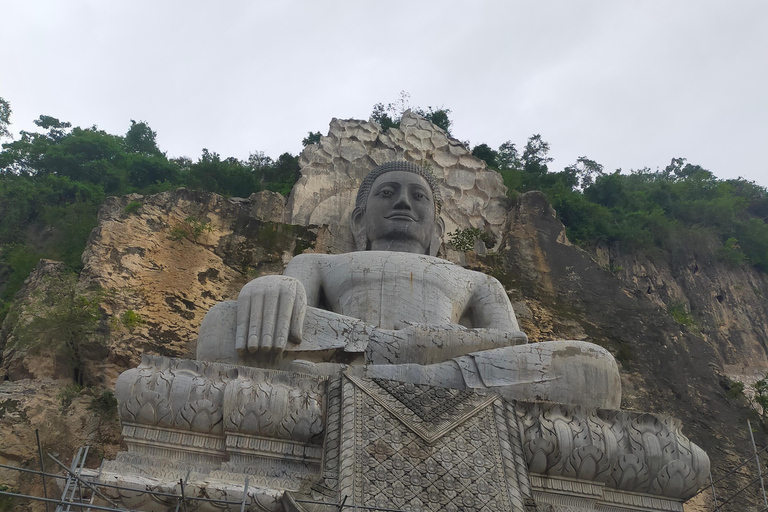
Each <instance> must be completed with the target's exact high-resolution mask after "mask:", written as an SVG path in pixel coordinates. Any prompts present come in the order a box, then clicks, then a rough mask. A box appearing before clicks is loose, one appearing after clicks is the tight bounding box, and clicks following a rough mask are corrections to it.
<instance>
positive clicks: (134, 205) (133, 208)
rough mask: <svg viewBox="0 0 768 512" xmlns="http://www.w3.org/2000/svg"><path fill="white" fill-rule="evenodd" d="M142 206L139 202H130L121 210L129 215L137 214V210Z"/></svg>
mask: <svg viewBox="0 0 768 512" xmlns="http://www.w3.org/2000/svg"><path fill="white" fill-rule="evenodd" d="M141 206H142V204H141V203H140V202H139V201H131V202H130V203H128V204H127V205H125V208H123V211H124V212H125V213H126V214H128V215H130V214H131V213H137V212H138V211H139V208H141Z"/></svg>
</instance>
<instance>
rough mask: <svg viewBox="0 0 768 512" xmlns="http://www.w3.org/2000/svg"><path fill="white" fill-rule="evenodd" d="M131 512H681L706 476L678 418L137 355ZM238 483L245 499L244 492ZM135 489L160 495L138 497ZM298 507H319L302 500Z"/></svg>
mask: <svg viewBox="0 0 768 512" xmlns="http://www.w3.org/2000/svg"><path fill="white" fill-rule="evenodd" d="M116 394H117V397H118V402H119V408H120V418H121V420H122V423H123V435H124V438H125V440H126V444H127V446H128V451H127V452H121V453H120V454H118V456H117V458H116V459H115V460H114V461H105V462H104V463H103V464H102V467H101V470H100V472H99V474H98V475H93V476H95V477H96V476H97V478H98V479H99V480H100V481H102V482H103V483H107V484H113V485H120V486H122V487H127V488H129V489H130V490H120V491H118V490H115V489H112V490H110V491H108V492H107V495H108V496H110V497H111V498H112V499H114V500H116V501H118V502H119V503H121V504H122V505H123V506H126V507H128V508H131V509H135V510H160V509H165V508H168V507H170V506H175V504H176V503H177V502H178V496H179V494H180V493H181V491H182V482H184V483H185V484H184V486H183V489H184V494H185V496H188V497H189V496H193V497H207V498H213V499H222V500H226V501H230V502H232V503H230V504H229V505H227V504H221V503H218V504H217V503H213V502H210V501H195V500H190V501H189V502H188V504H187V509H188V510H189V509H190V508H191V509H194V510H201V511H209V510H210V511H211V512H213V511H214V510H216V511H221V510H232V511H233V512H234V511H235V510H240V504H241V502H242V500H243V498H244V493H246V494H247V496H245V502H246V510H263V511H270V512H277V511H280V510H289V511H302V510H304V511H309V510H313V511H323V510H337V509H338V504H339V503H341V502H342V501H344V500H345V499H346V505H356V506H364V507H381V508H385V509H390V510H412V511H416V510H424V511H426V510H429V511H458V510H463V511H472V510H489V511H499V512H502V511H514V512H532V511H533V510H534V508H535V509H536V510H537V511H538V512H550V511H551V512H576V511H581V510H583V511H587V510H596V511H606V512H609V511H610V512H624V511H628V510H646V511H648V512H650V511H664V512H682V502H683V501H684V500H685V499H687V498H688V497H690V496H691V495H693V494H694V493H695V492H696V491H697V490H698V489H699V488H700V487H701V486H702V485H703V484H704V483H705V482H706V478H707V476H708V473H709V459H708V458H707V456H706V454H705V453H704V452H703V451H702V450H701V449H700V448H698V447H697V446H696V445H694V444H693V443H691V442H690V441H689V440H688V439H687V438H686V437H685V436H684V435H683V434H682V433H681V432H680V427H681V425H680V422H679V421H677V420H674V419H673V418H669V417H659V416H654V415H651V414H645V413H631V412H625V411H609V410H602V409H587V408H584V407H581V406H573V405H564V404H554V403H547V402H535V403H534V402H515V401H509V400H505V399H503V398H501V397H499V396H497V395H494V394H490V393H478V392H473V391H467V390H456V389H447V388H439V387H435V386H426V385H415V384H405V383H402V382H397V381H391V380H382V379H367V378H362V377H356V376H353V375H349V374H336V375H334V376H333V377H331V378H326V377H321V376H313V375H303V374H298V373H292V372H282V371H273V370H259V369H254V368H246V367H239V366H233V365H228V364H221V363H204V362H196V361H182V360H174V359H168V358H163V357H145V359H144V360H143V362H142V365H141V366H139V368H137V369H135V370H130V371H128V372H125V373H124V374H123V375H121V376H120V379H119V380H118V385H117V392H116ZM246 478H248V487H247V488H245V482H246ZM147 490H153V491H160V492H161V493H165V495H154V496H153V495H150V494H148V493H146V491H147ZM310 502H320V503H321V504H316V503H315V504H313V503H310Z"/></svg>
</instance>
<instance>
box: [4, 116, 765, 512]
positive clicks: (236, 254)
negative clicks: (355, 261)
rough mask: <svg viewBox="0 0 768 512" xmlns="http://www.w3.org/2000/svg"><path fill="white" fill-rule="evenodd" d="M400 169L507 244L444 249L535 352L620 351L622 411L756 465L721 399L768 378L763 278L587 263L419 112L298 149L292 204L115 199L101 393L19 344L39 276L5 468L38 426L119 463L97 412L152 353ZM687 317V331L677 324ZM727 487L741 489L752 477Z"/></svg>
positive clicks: (717, 265)
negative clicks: (415, 170) (378, 167)
mask: <svg viewBox="0 0 768 512" xmlns="http://www.w3.org/2000/svg"><path fill="white" fill-rule="evenodd" d="M393 158H405V159H408V160H411V161H415V162H417V163H422V164H425V163H426V164H429V166H430V167H431V168H432V169H433V171H435V172H436V174H437V175H438V176H439V177H440V178H442V180H444V183H445V186H444V189H443V196H444V198H445V206H444V210H443V211H444V216H445V220H446V223H447V224H448V230H449V231H451V230H454V229H457V228H464V227H468V226H473V227H479V228H481V229H483V230H486V231H488V232H490V233H493V234H494V235H496V236H497V237H498V239H499V244H498V245H497V246H496V248H495V251H496V252H495V253H492V254H488V255H485V256H477V255H474V254H472V253H470V254H468V255H465V254H463V253H458V252H456V251H452V250H451V249H450V247H448V246H446V245H444V247H443V250H442V251H441V253H442V254H445V255H447V256H448V257H449V258H451V259H452V260H454V261H459V262H461V263H463V264H466V265H468V266H470V267H472V268H474V269H479V270H482V271H485V272H487V273H490V274H492V275H494V276H495V277H497V278H498V279H499V280H500V281H501V282H502V284H503V285H504V286H505V288H506V290H507V292H508V293H509V295H510V298H511V300H512V302H513V305H514V307H515V310H516V313H517V315H518V318H519V319H520V323H521V327H522V328H523V330H525V331H526V332H527V333H528V335H529V337H530V338H531V340H532V341H543V340H551V339H585V340H590V341H593V342H595V343H598V344H600V345H603V346H605V347H607V348H609V350H611V351H612V352H613V353H614V355H615V356H616V358H617V359H618V360H619V362H620V364H621V370H622V380H623V389H624V398H623V403H622V406H623V408H627V409H637V410H647V411H653V412H656V413H662V414H671V415H674V416H676V417H678V418H680V419H681V420H683V422H684V424H685V428H684V430H685V432H686V433H687V434H688V435H689V437H691V439H692V440H693V441H694V442H696V443H697V444H699V445H700V446H702V447H703V448H704V449H705V450H707V451H708V452H709V455H710V457H711V459H712V461H713V467H714V468H722V467H725V466H728V465H729V464H732V463H733V461H734V460H736V458H737V457H740V456H743V455H744V454H745V453H747V451H748V448H749V445H748V435H747V433H746V429H745V425H744V418H745V417H746V416H745V414H746V408H745V404H744V402H743V401H742V400H740V399H737V398H731V397H729V396H728V395H727V394H726V389H725V388H727V386H728V381H727V379H726V377H725V375H726V374H728V375H731V377H734V378H735V376H736V375H737V374H740V373H742V374H743V373H745V372H750V371H753V370H752V369H751V368H754V367H759V368H760V369H761V370H762V369H764V368H768V351H767V349H766V344H768V327H767V326H768V305H766V299H765V297H766V296H768V279H767V278H766V276H765V275H764V274H760V273H758V272H756V271H754V270H752V269H751V268H749V267H739V268H731V267H727V266H725V264H724V263H721V262H717V261H705V260H704V259H702V258H700V257H699V256H698V255H696V254H691V255H690V257H687V258H685V259H682V260H667V259H664V258H660V257H655V258H654V257H649V256H643V255H623V254H620V253H618V252H616V251H611V250H607V249H601V250H599V251H597V252H596V253H594V254H590V253H588V252H585V251H584V250H582V249H580V248H578V247H576V246H574V245H572V244H571V243H569V241H568V239H567V237H566V235H565V229H564V227H563V225H562V224H561V223H560V222H559V221H558V220H557V218H556V216H555V213H554V211H553V210H552V209H551V207H550V206H549V205H548V204H547V202H546V200H545V198H544V197H543V195H541V194H539V193H535V192H533V193H528V194H524V195H522V196H521V197H520V198H518V200H516V201H514V202H509V201H508V200H507V199H506V190H505V189H504V187H503V185H502V183H501V180H500V178H499V176H498V175H497V174H495V173H494V172H493V171H490V170H487V169H486V168H485V164H484V163H482V162H481V161H479V160H477V159H475V158H474V157H472V156H471V155H470V154H469V153H468V152H467V150H466V149H465V148H464V147H463V146H462V145H461V144H460V143H459V142H458V141H455V140H453V139H450V138H449V137H447V136H446V134H445V133H444V132H442V131H441V130H440V129H439V128H436V127H434V126H432V125H431V124H429V123H428V122H426V121H424V120H423V119H421V118H418V117H416V116H412V115H410V114H407V115H406V116H404V118H403V123H402V125H401V127H400V128H399V129H390V130H389V131H387V132H383V131H382V130H381V129H380V128H379V127H378V126H377V125H376V124H375V123H370V122H362V121H340V120H334V121H332V123H331V128H330V132H329V134H328V136H326V137H323V138H321V140H320V143H319V144H314V145H310V146H308V147H307V148H306V149H305V151H304V153H302V155H301V158H300V162H301V165H302V177H301V179H300V180H299V182H298V183H297V185H296V187H295V188H294V191H293V193H292V194H291V197H290V198H289V199H288V200H285V199H284V198H283V197H282V196H279V195H278V194H274V193H269V192H262V193H259V194H255V195H253V196H251V197H249V198H247V199H241V198H230V199H226V198H223V197H221V196H218V195H216V194H212V193H207V192H194V191H189V190H184V189H180V190H176V191H171V192H165V193H162V194H157V195H153V196H137V195H133V196H127V197H121V198H109V199H107V200H106V201H105V202H104V204H103V205H102V207H101V210H100V214H99V225H98V227H97V228H96V229H95V230H94V231H93V233H92V234H91V237H90V239H89V243H88V246H87V248H86V251H85V253H84V254H83V262H84V265H85V267H84V270H83V272H82V273H81V275H80V276H79V281H78V282H77V283H76V285H75V288H73V290H74V291H73V292H72V294H73V295H72V297H84V298H85V299H83V300H85V301H86V302H87V301H95V302H96V303H97V305H98V308H97V314H95V316H93V317H92V318H91V317H89V318H91V321H92V326H91V327H90V328H89V330H87V339H88V340H89V341H88V343H83V344H82V346H78V349H82V350H81V356H82V357H81V361H80V363H78V364H81V366H82V368H81V370H82V372H84V373H85V374H87V376H88V379H90V380H89V382H88V383H89V384H92V385H93V386H92V387H91V388H86V390H85V391H79V390H77V389H74V390H73V389H72V388H68V387H67V386H69V385H70V384H71V374H69V373H67V372H66V371H62V368H64V367H66V364H65V363H66V361H63V362H62V361H61V360H60V359H61V354H59V353H58V352H56V350H54V347H45V346H43V347H37V348H34V343H29V342H24V341H23V340H25V339H29V338H30V336H29V330H30V325H33V324H34V317H35V315H37V316H39V317H41V318H43V317H46V314H47V313H46V312H48V311H50V308H51V307H52V306H51V304H47V305H46V302H45V301H46V300H47V299H46V297H49V296H50V295H46V293H44V292H45V290H46V287H49V288H50V283H51V282H52V281H51V280H52V279H54V280H55V279H58V278H57V277H56V276H57V275H58V273H59V272H60V269H58V268H57V267H56V266H55V265H52V264H44V265H41V266H40V267H39V268H38V270H37V271H36V272H35V273H34V274H33V275H32V276H31V277H30V279H29V280H28V282H27V285H26V288H25V290H23V291H22V292H21V294H20V296H19V300H18V301H17V305H16V306H15V308H16V310H15V313H14V314H12V315H9V316H8V319H7V320H6V322H5V324H4V325H3V330H2V334H0V349H2V370H1V371H2V374H3V376H4V377H5V379H6V382H4V383H2V384H0V432H2V434H1V435H0V438H1V439H2V441H0V463H9V462H10V463H12V464H22V465H25V466H28V467H32V466H35V465H36V447H35V445H34V441H33V437H30V432H31V433H32V435H33V433H34V428H40V429H41V433H42V432H44V431H45V430H44V429H46V428H47V429H49V430H50V429H51V428H52V429H54V431H56V432H58V433H62V432H63V433H64V434H65V437H66V443H65V442H63V441H61V442H59V441H56V438H55V436H54V435H53V433H51V434H50V437H51V440H50V441H46V443H48V446H53V445H56V446H57V451H58V453H60V455H61V457H63V458H65V459H67V458H69V457H71V455H72V453H71V452H72V449H74V448H75V447H76V446H78V445H80V444H84V443H92V444H95V445H97V446H98V447H99V448H100V450H102V452H104V453H109V452H113V451H114V450H116V449H117V445H118V442H119V441H118V439H117V435H116V433H117V429H116V425H115V424H114V419H113V418H109V417H108V415H107V416H105V415H104V413H103V412H99V408H98V407H94V406H93V403H94V399H98V398H99V397H101V396H102V395H101V393H102V392H103V390H108V389H110V388H112V387H113V385H114V381H115V379H116V377H117V375H118V374H119V373H120V372H122V371H123V370H125V369H128V368H131V367H134V366H136V365H137V364H138V362H139V359H140V356H141V354H142V353H144V352H150V353H155V354H161V355H168V356H175V357H190V356H191V355H192V354H193V353H194V348H195V340H196V332H197V329H198V327H199V325H200V323H201V321H202V318H203V316H204V314H205V312H206V311H207V310H208V308H210V307H211V306H212V305H213V304H215V303H217V302H219V301H222V300H230V299H234V298H236V296H237V293H238V290H239V289H240V287H241V286H242V285H243V284H244V283H245V282H247V281H248V280H249V279H252V278H254V277H256V276H258V275H264V274H271V273H279V272H281V271H282V269H283V268H284V266H285V264H287V262H288V261H289V260H290V259H291V258H292V257H293V256H294V255H295V254H299V253H301V252H306V251H314V252H332V253H338V252H344V251H347V250H350V249H351V237H350V235H349V233H348V231H347V230H348V223H347V221H346V219H347V216H348V212H349V211H350V210H351V206H350V205H351V203H352V201H353V194H354V191H355V190H356V188H357V185H358V184H359V181H360V180H361V179H362V176H363V174H364V172H365V170H367V169H370V168H371V167H372V166H373V165H375V164H378V163H382V162H383V161H386V160H389V159H393ZM129 205H130V206H129ZM56 282H58V281H56ZM35 290H37V291H35ZM78 300H79V299H78ZM48 302H49V303H50V302H51V301H50V300H48ZM681 307H683V308H684V309H683V311H684V312H686V313H687V314H689V315H690V317H691V319H692V321H691V322H685V323H687V324H688V325H683V324H681V323H679V322H678V321H676V320H675V318H674V317H673V315H672V314H670V311H673V312H674V311H675V310H676V308H677V309H679V308H681ZM78 318H79V317H78ZM678 320H679V318H678ZM84 332H85V331H84ZM25 333H26V334H25ZM25 336H26V338H25ZM83 340H85V337H83ZM57 360H58V361H59V362H58V363H57ZM742 366H748V367H750V368H748V369H747V370H742V369H741V367H742ZM763 371H764V370H763ZM99 386H102V387H99ZM68 389H69V391H67V390H68ZM89 393H90V394H89ZM70 395H71V396H70ZM67 402H69V403H67ZM65 403H67V404H66V405H65ZM96 403H98V400H96ZM59 425H62V427H61V428H60V429H58V430H56V429H57V428H58V427H57V426H59ZM45 432H48V431H45ZM46 435H49V434H46ZM713 472H714V473H716V474H715V476H717V470H713ZM14 478H16V475H15V474H12V473H10V472H7V471H5V472H0V482H8V483H11V484H12V485H14V486H16V487H21V488H22V489H26V490H33V489H34V485H36V484H34V483H32V482H30V481H26V480H13V479H14ZM747 481H748V480H746V481H745V482H744V483H746V482H747ZM726 485H728V486H730V487H732V488H738V487H739V480H733V481H732V482H730V483H727V484H726ZM724 492H725V491H724ZM705 508H706V507H705Z"/></svg>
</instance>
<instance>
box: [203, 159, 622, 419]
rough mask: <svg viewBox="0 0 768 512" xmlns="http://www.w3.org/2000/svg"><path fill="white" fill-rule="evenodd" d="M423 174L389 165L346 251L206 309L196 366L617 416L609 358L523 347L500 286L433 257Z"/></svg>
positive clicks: (377, 174)
mask: <svg viewBox="0 0 768 512" xmlns="http://www.w3.org/2000/svg"><path fill="white" fill-rule="evenodd" d="M440 207H441V197H440V190H439V188H438V186H437V183H436V181H435V179H434V177H433V176H432V174H431V173H430V172H429V171H427V170H425V169H423V168H421V167H419V166H417V165H415V164H412V163H409V162H402V161H397V162H389V163H385V164H383V165H381V166H379V167H377V168H375V169H374V170H373V171H371V173H370V174H369V175H368V176H367V177H366V178H365V180H364V181H363V183H362V185H361V186H360V189H359V192H358V194H357V200H356V204H355V209H354V211H353V212H352V229H353V234H354V236H355V240H356V245H357V249H358V250H357V251H356V252H352V253H348V254H339V255H326V254H301V255H299V256H296V257H295V258H294V259H293V260H292V261H291V262H290V263H289V264H288V266H287V268H286V269H285V272H284V273H283V275H282V276H265V277H260V278H257V279H255V280H253V281H251V282H250V283H248V284H247V285H246V286H244V287H243V289H242V291H241V292H240V296H239V298H238V300H237V301H236V302H235V301H231V302H224V303H221V304H219V305H217V306H216V307H214V308H213V309H212V310H211V311H210V312H209V313H208V315H207V316H206V318H205V320H204V321H203V325H202V327H201V330H200V337H199V340H198V348H197V358H198V359H199V360H205V361H213V362H223V363H233V364H238V365H245V366H256V367H261V368H279V369H288V370H300V371H303V372H309V373H324V374H330V373H333V372H336V371H337V370H338V369H339V364H347V365H349V368H348V371H350V372H352V373H353V374H358V375H361V376H364V377H370V378H383V379H389V380H397V381H401V382H408V383H413V384H428V385H434V386H441V387H448V388H455V389H473V390H479V389H491V390H493V391H495V392H496V393H498V394H501V395H502V396H505V397H507V398H510V399H516V400H546V401H552V402H559V403H570V404H580V405H585V406H590V407H604V408H610V409H617V408H618V407H619V403H620V401H621V383H620V378H619V373H618V369H617V366H616V363H615V361H614V359H613V357H612V356H611V355H610V353H608V351H606V350H605V349H603V348H601V347H599V346H597V345H593V344H590V343H585V342H580V341H552V342H545V343H535V344H527V338H526V336H525V334H524V333H522V332H521V331H520V329H519V326H518V323H517V320H516V318H515V313H514V311H513V309H512V305H511V304H510V301H509V299H508V297H507V295H506V293H505V291H504V288H503V287H502V285H501V284H500V283H499V282H498V281H497V280H496V279H494V278H492V277H490V276H487V275H485V274H482V273H479V272H474V271H470V270H466V269H464V268H462V267H460V266H458V265H455V264H452V263H450V262H448V261H446V260H443V259H439V258H437V257H435V254H436V253H437V250H438V248H439V246H440V239H441V236H442V235H443V231H444V223H443V221H442V220H441V219H440Z"/></svg>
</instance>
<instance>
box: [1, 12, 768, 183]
mask: <svg viewBox="0 0 768 512" xmlns="http://www.w3.org/2000/svg"><path fill="white" fill-rule="evenodd" d="M401 90H405V91H408V92H409V93H410V95H411V104H412V105H416V106H422V107H427V106H429V105H432V106H436V107H439V106H443V107H446V108H450V109H451V110H452V111H453V113H452V115H451V118H452V119H453V121H454V126H453V134H454V136H456V137H457V138H459V139H461V140H469V141H470V142H471V143H472V144H473V145H474V144H479V143H481V142H486V143H487V144H489V145H490V146H492V147H497V146H498V145H499V144H501V143H502V142H504V141H506V140H512V141H513V142H515V143H517V144H518V145H523V144H524V143H525V141H526V139H527V138H528V136H530V135H531V134H533V133H540V134H541V135H542V137H543V138H544V140H546V141H548V142H549V143H550V144H551V147H552V152H551V156H553V157H554V158H555V161H554V163H553V164H552V166H551V167H550V168H551V169H554V170H560V169H562V167H564V166H566V165H568V164H571V163H573V162H574V161H575V160H576V158H577V157H579V156H582V155H583V156H587V157H589V158H592V159H594V160H596V161H598V162H600V163H602V164H603V165H604V166H605V168H606V170H613V169H616V168H619V167H620V168H622V169H624V170H629V169H632V168H641V167H645V166H647V167H651V168H652V169H655V168H656V167H664V166H665V165H667V164H668V163H669V161H670V159H671V158H673V157H685V158H687V159H688V160H689V161H690V162H692V163H696V164H699V165H701V166H703V167H705V168H707V169H709V170H711V171H712V172H714V173H715V174H716V175H717V176H718V177H721V178H731V177H737V176H744V177H745V178H748V179H751V180H755V181H757V182H758V183H760V184H762V185H764V186H766V185H768V165H766V157H765V153H766V149H768V93H766V91H767V90H768V1H766V0H744V1H742V0H728V1H725V0H723V1H711V0H674V1H670V0H643V1H637V0H636V1H626V0H623V1H618V0H604V1H546V0H543V1H537V2H521V1H501V0H499V1H477V0H476V1H474V2H471V3H470V2H458V1H445V0H441V1H437V0H436V1H413V0H411V1H401V0H388V1H387V2H372V1H364V0H349V1H347V0H336V1H322V2H321V1H317V0H315V1H310V0H306V1H305V0H293V1H281V2H278V1H274V2H262V1H237V2H236V1H218V2H210V1H200V0H195V1H190V0H185V1H178V0H168V1H158V0H150V1H144V0H131V1H123V0H116V1H109V2H105V1H102V0H90V1H88V0H68V1H66V2H64V1H61V0H48V1H38V0H25V1H12V0H0V97H3V98H5V99H6V100H8V101H10V102H11V107H12V109H13V115H12V118H11V120H12V122H13V125H12V127H11V128H12V130H13V131H14V132H15V133H18V131H19V130H21V129H32V128H33V127H34V126H33V124H32V120H34V119H36V118H37V117H38V116H39V115H40V114H46V115H52V116H55V117H58V118H60V119H62V120H66V121H70V122H72V123H73V124H74V125H80V126H91V125H94V124H96V125H98V126H99V127H100V128H102V129H104V130H106V131H108V132H110V133H117V134H123V133H125V132H126V131H127V129H128V127H129V125H130V120H131V119H136V120H145V121H147V122H148V123H149V125H150V126H151V127H152V128H153V129H154V130H156V131H157V133H158V143H159V145H160V147H161V149H162V150H163V151H166V152H167V153H168V155H169V156H182V155H186V156H189V157H191V158H193V159H196V158H197V157H198V156H199V155H200V153H201V150H202V148H203V147H206V148H208V149H210V150H211V151H216V152H218V153H220V154H221V155H222V156H225V157H226V156H235V157H238V158H246V157H247V156H248V154H249V152H254V151H258V150H261V151H264V152H266V153H267V154H268V155H270V156H272V157H277V156H278V155H279V154H280V153H282V152H285V151H290V152H292V153H294V154H295V153H298V152H299V151H300V150H301V139H302V138H303V137H304V136H306V134H307V132H308V131H310V130H311V131H321V132H322V133H323V134H325V133H327V130H328V123H329V122H330V120H331V118H333V117H339V118H359V119H367V118H368V116H369V114H370V112H371V107H372V106H373V104H374V103H377V102H384V103H388V102H391V101H395V100H396V99H397V98H398V94H399V92H400V91H401Z"/></svg>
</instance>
